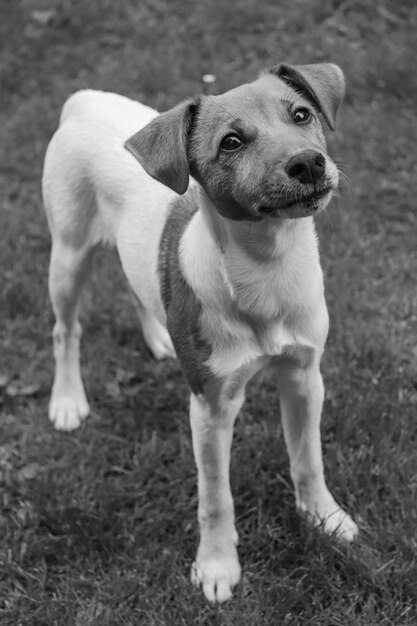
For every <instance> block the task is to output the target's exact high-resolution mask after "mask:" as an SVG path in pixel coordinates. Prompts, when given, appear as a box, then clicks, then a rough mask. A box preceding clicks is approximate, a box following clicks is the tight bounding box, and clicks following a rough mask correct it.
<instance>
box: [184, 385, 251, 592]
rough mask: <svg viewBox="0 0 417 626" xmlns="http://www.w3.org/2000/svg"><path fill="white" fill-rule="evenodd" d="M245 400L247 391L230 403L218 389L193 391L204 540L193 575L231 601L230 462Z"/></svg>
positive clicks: (236, 569) (234, 578)
mask: <svg viewBox="0 0 417 626" xmlns="http://www.w3.org/2000/svg"><path fill="white" fill-rule="evenodd" d="M242 402H243V393H242V394H239V395H238V397H236V396H235V397H234V398H233V399H232V400H229V401H228V402H227V404H226V403H223V402H222V400H221V394H220V393H218V394H217V393H214V394H212V393H211V394H210V396H209V397H207V395H206V396H202V395H198V396H197V395H194V394H193V395H192V396H191V404H190V417H191V429H192V437H193V448H194V455H195V460H196V464H197V470H198V498H199V504H198V518H199V524H200V545H199V548H198V552H197V557H196V560H195V563H194V564H193V567H192V580H193V582H194V583H195V584H196V585H201V586H202V587H203V591H204V594H205V596H206V598H207V599H208V600H210V601H211V602H224V601H225V600H228V599H229V598H230V597H231V596H232V589H233V587H234V586H235V585H236V584H237V583H238V582H239V579H240V565H239V559H238V555H237V550H236V544H237V533H236V530H235V525H234V506H233V499H232V493H231V490H230V482H229V464H230V448H231V443H232V436H233V424H234V421H235V417H236V415H237V413H238V411H239V409H240V407H241V405H242Z"/></svg>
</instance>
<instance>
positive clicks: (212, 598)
mask: <svg viewBox="0 0 417 626" xmlns="http://www.w3.org/2000/svg"><path fill="white" fill-rule="evenodd" d="M239 580H240V565H239V560H238V557H237V552H236V551H235V553H234V554H232V555H229V556H225V555H222V554H220V553H218V554H212V555H205V556H203V557H201V558H200V557H199V555H197V559H196V561H195V562H194V563H193V566H192V568H191V581H192V583H193V584H194V585H195V586H196V587H200V586H201V587H202V589H203V592H204V595H205V596H206V598H207V600H208V601H209V602H219V603H220V602H226V601H227V600H230V598H231V597H232V595H233V588H234V587H235V586H236V585H237V584H238V582H239Z"/></svg>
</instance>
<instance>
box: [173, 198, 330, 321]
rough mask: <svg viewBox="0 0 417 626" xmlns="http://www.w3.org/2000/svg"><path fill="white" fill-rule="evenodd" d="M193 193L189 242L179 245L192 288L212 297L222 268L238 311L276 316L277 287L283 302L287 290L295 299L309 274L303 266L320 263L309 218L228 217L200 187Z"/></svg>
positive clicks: (289, 296) (230, 295)
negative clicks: (196, 197) (196, 202)
mask: <svg viewBox="0 0 417 626" xmlns="http://www.w3.org/2000/svg"><path fill="white" fill-rule="evenodd" d="M194 189H195V188H194ZM195 192H196V193H198V195H199V207H200V208H199V210H198V212H197V214H196V215H195V216H194V218H193V223H192V224H191V225H190V226H191V229H190V232H189V233H188V235H189V239H188V244H189V245H187V246H184V247H183V250H182V256H183V267H184V269H185V272H186V274H187V275H188V277H189V278H190V280H191V284H192V286H193V288H194V289H195V290H196V292H197V293H198V295H199V297H200V298H201V299H203V300H207V298H209V299H210V294H212V293H218V291H219V285H218V280H219V272H220V273H221V275H222V277H223V281H224V284H225V285H226V287H227V290H228V294H229V297H230V299H231V300H233V301H234V302H235V304H236V305H237V306H238V307H239V308H240V309H241V310H242V311H249V312H253V313H257V312H258V311H262V312H263V313H264V314H265V315H266V316H267V317H274V316H275V315H277V314H278V313H277V309H276V307H277V292H279V300H280V301H281V302H284V301H286V300H287V294H288V300H294V292H295V291H297V292H298V291H299V292H300V293H301V292H302V291H303V289H302V287H301V283H302V282H303V280H304V279H305V276H307V275H310V272H308V271H307V269H308V268H309V267H311V264H314V263H317V265H318V266H319V257H318V249H317V241H316V234H315V228H314V222H313V219H312V218H310V217H308V218H304V219H298V220H283V219H272V218H271V219H265V220H262V221H254V222H249V221H235V220H230V219H227V218H224V217H222V216H221V215H219V213H218V212H217V210H216V208H215V207H214V205H213V203H212V202H211V200H210V199H209V198H208V197H207V195H206V194H205V193H204V191H203V190H202V189H201V188H198V190H197V189H195ZM186 236H187V233H186ZM185 256H186V257H187V258H186V260H185V259H184V257H185ZM318 273H319V275H321V272H320V271H319V272H318ZM298 286H300V288H299V289H298V288H297V287H298ZM205 296H207V298H206V297H205Z"/></svg>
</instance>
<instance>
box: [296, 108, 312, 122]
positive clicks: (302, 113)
mask: <svg viewBox="0 0 417 626" xmlns="http://www.w3.org/2000/svg"><path fill="white" fill-rule="evenodd" d="M311 117H312V116H311V113H310V111H309V110H308V109H306V108H305V107H299V108H298V109H296V110H295V111H294V113H293V114H292V118H293V120H294V122H295V123H296V124H307V123H308V122H309V121H310V120H311Z"/></svg>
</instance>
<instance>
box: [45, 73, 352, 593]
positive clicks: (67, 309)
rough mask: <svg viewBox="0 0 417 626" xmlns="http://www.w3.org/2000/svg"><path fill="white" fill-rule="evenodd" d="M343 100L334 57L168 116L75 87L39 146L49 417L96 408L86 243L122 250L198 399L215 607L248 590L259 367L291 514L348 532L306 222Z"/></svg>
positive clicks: (72, 424)
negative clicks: (253, 401)
mask: <svg viewBox="0 0 417 626" xmlns="http://www.w3.org/2000/svg"><path fill="white" fill-rule="evenodd" d="M343 96H344V77H343V73H342V71H341V69H340V68H339V67H338V66H336V65H333V64H331V63H318V64H311V65H298V66H292V65H287V64H280V65H276V66H273V67H270V68H269V69H267V70H265V72H263V73H262V74H261V75H260V76H259V77H258V78H257V79H256V80H255V81H253V82H251V83H248V84H244V85H241V86H239V87H236V88H234V89H231V90H230V91H227V92H226V93H223V94H221V95H213V96H207V95H206V96H204V95H203V96H198V97H195V98H192V99H189V100H186V101H184V102H182V103H181V104H179V105H177V106H176V107H174V108H172V109H170V110H168V111H167V112H165V113H161V114H158V113H157V112H156V111H154V110H153V109H151V108H149V107H147V106H144V105H142V104H139V103H137V102H133V101H132V100H129V99H127V98H125V97H123V96H119V95H115V94H111V93H104V92H100V91H93V90H85V91H80V92H78V93H76V94H74V95H72V96H71V97H70V98H69V99H68V100H67V102H66V103H65V105H64V108H63V111H62V115H61V120H60V126H59V129H58V130H57V132H56V133H55V135H54V136H53V138H52V140H51V142H50V144H49V146H48V149H47V153H46V158H45V167H44V175H43V198H44V205H45V210H46V214H47V219H48V223H49V227H50V231H51V235H52V249H51V260H50V272H49V291H50V296H51V301H52V306H53V309H54V313H55V317H56V324H55V326H54V330H53V341H54V356H55V363H56V369H55V378H54V383H53V387H52V395H51V400H50V406H49V417H50V419H51V421H52V422H53V424H54V426H55V428H57V429H59V430H64V431H65V430H66V431H70V430H72V429H75V428H77V427H78V426H79V425H80V423H81V422H82V420H83V419H84V418H85V417H86V416H87V415H88V412H89V406H88V402H87V399H86V395H85V392H84V387H83V383H82V380H81V375H80V365H79V344H80V334H81V327H80V323H79V321H78V310H79V298H80V292H81V289H82V287H83V284H84V282H85V280H86V277H87V276H88V273H89V270H90V265H91V258H92V254H93V251H94V248H95V247H96V246H97V245H99V244H102V243H106V244H110V245H114V246H117V249H118V252H119V255H120V259H121V263H122V266H123V269H124V272H125V274H126V276H127V278H128V281H129V283H130V285H131V287H132V289H133V292H134V293H135V295H136V298H137V302H138V313H139V318H140V322H141V326H142V331H143V336H144V339H145V341H146V343H147V345H148V346H149V348H150V350H151V351H152V353H153V354H154V356H155V357H156V358H157V359H160V358H163V357H165V356H168V357H176V358H178V359H179V362H180V364H181V367H182V369H183V372H184V374H185V377H186V379H187V381H188V383H189V386H190V389H191V399H190V420H191V430H192V441H193V449H194V454H195V461H196V465H197V469H198V496H199V504H198V519H199V526H200V543H199V547H198V551H197V556H196V559H195V562H194V564H193V567H192V574H191V577H192V581H193V582H194V583H195V584H196V585H197V586H202V588H203V591H204V594H205V596H206V598H207V599H208V600H210V601H212V602H224V601H226V600H228V599H229V598H230V597H231V596H232V591H233V588H234V587H235V585H236V584H237V583H238V581H239V579H240V574H241V568H240V564H239V560H238V554H237V549H236V545H237V540H238V535H237V532H236V529H235V523H234V506H233V500H232V494H231V490H230V484H229V460H230V447H231V441H232V430H233V423H234V420H235V418H236V416H237V414H238V412H239V410H240V407H241V406H242V403H243V401H244V394H245V385H246V383H247V382H248V380H249V379H250V378H251V377H252V376H253V375H254V374H255V373H256V372H258V371H259V370H261V369H262V368H264V367H266V366H269V367H272V368H274V370H275V373H276V380H277V387H278V390H279V397H280V409H281V418H282V422H283V432H284V436H285V441H286V445H287V449H288V453H289V458H290V471H291V477H292V481H293V483H294V488H295V499H296V505H297V508H298V509H299V510H300V511H301V512H303V513H304V514H306V516H307V517H308V518H309V519H310V520H311V521H312V522H313V524H314V525H316V526H320V528H321V529H323V530H324V531H325V532H327V533H331V534H334V535H336V536H338V537H340V538H342V539H344V540H347V541H351V540H353V538H354V537H355V535H356V533H357V526H356V524H355V523H354V521H353V520H352V519H351V518H350V516H349V515H348V514H347V513H345V512H344V511H343V510H342V508H341V507H340V506H339V505H338V504H337V503H336V501H335V500H334V498H333V497H332V495H331V494H330V492H329V490H328V488H327V486H326V483H325V478H324V472H323V461H322V452H321V441H320V418H321V411H322V405H323V397H324V387H323V382H322V377H321V374H320V368H319V366H320V358H321V355H322V353H323V350H324V345H325V341H326V337H327V333H328V313H327V308H326V303H325V296H324V287H323V275H322V270H321V266H320V260H319V253H318V245H317V237H316V232H315V227H314V215H315V214H317V213H319V212H320V211H323V209H324V208H325V207H326V206H327V205H328V203H329V201H330V198H331V196H332V194H333V193H334V192H335V190H336V189H337V187H338V169H337V167H336V165H335V164H334V162H333V161H332V159H331V158H330V156H329V155H328V154H327V150H326V141H325V137H324V132H323V128H322V125H321V121H320V119H321V117H322V118H323V119H324V120H325V122H326V123H327V125H328V126H329V127H330V129H332V130H334V127H335V118H336V113H337V110H338V108H339V105H340V103H341V101H342V99H343ZM320 116H321V117H320ZM138 162H139V164H140V165H138ZM190 178H191V179H192V180H191V182H190Z"/></svg>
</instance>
